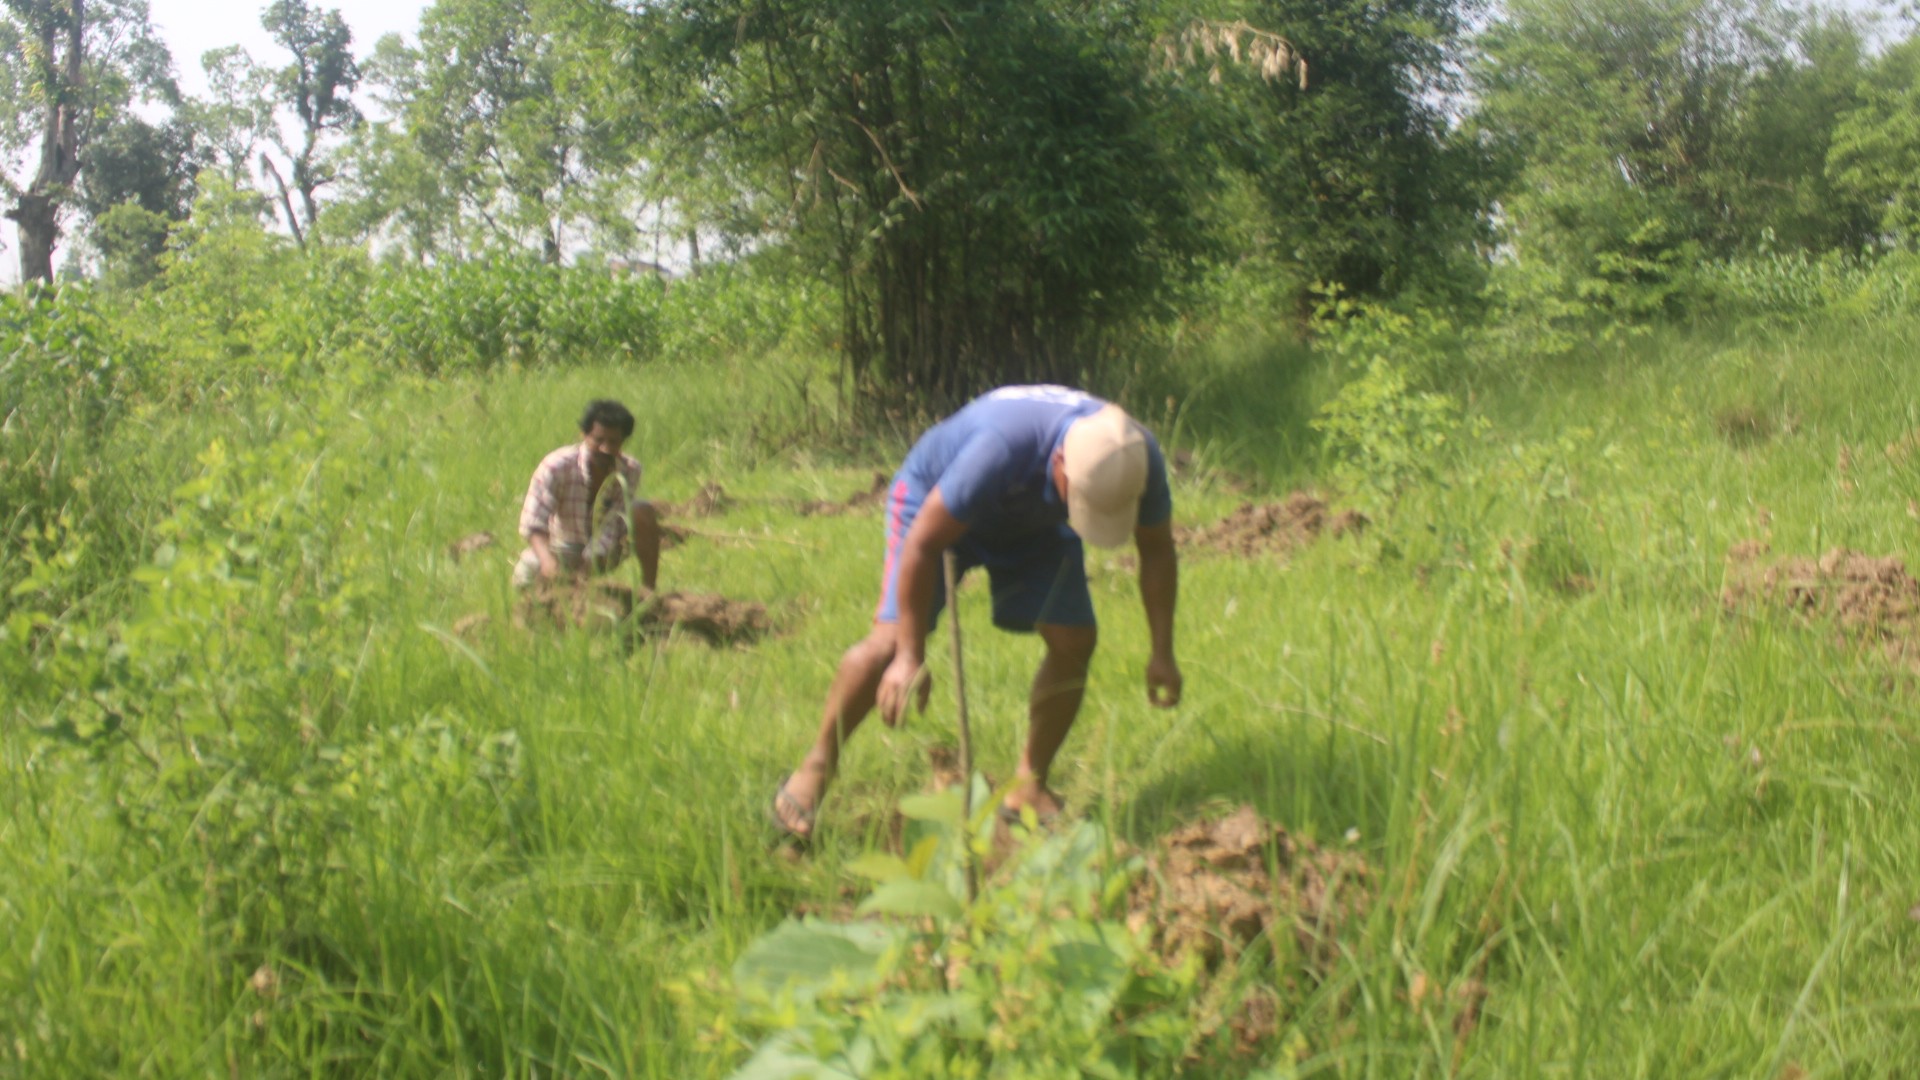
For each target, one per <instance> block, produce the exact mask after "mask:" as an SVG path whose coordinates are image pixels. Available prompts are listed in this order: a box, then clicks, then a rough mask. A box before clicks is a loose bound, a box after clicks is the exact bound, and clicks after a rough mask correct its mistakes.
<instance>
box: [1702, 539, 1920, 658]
mask: <svg viewBox="0 0 1920 1080" xmlns="http://www.w3.org/2000/svg"><path fill="white" fill-rule="evenodd" d="M1768 551H1769V549H1768V546H1767V544H1766V543H1765V542H1763V541H1759V540H1746V541H1742V542H1741V543H1738V544H1735V545H1734V546H1733V548H1732V550H1730V551H1728V553H1727V586H1726V588H1725V589H1724V590H1723V591H1722V593H1721V596H1720V599H1721V603H1722V604H1724V605H1725V606H1726V608H1727V609H1728V610H1729V611H1735V610H1745V609H1750V608H1754V607H1763V608H1774V609H1783V610H1785V611H1787V612H1790V613H1792V614H1794V615H1797V616H1799V617H1801V618H1803V619H1807V620H1812V621H1825V622H1829V623H1831V624H1832V625H1833V626H1834V627H1835V628H1836V629H1837V630H1838V632H1839V636H1840V638H1841V639H1842V641H1843V642H1852V643H1855V644H1858V645H1865V646H1871V647H1874V648H1877V649H1879V650H1880V651H1881V652H1882V653H1884V654H1885V655H1886V656H1887V657H1888V658H1889V659H1893V660H1896V661H1901V662H1904V663H1906V664H1908V665H1914V666H1920V581H1915V580H1914V579H1913V577H1912V576H1911V575H1910V574H1908V573H1907V567H1906V564H1905V563H1904V562H1902V561H1901V560H1900V559H1899V558H1898V557H1896V556H1891V555H1888V556H1881V557H1877V558H1876V557H1874V556H1871V555H1862V554H1860V553H1859V552H1857V551H1849V550H1847V549H1845V548H1834V549H1833V550H1831V551H1829V552H1827V553H1826V554H1825V555H1822V556H1820V557H1819V558H1818V559H1812V558H1806V557H1804V556H1795V557H1788V558H1783V559H1778V560H1775V561H1772V562H1768V561H1767V560H1766V558H1765V557H1766V555H1767V554H1768Z"/></svg>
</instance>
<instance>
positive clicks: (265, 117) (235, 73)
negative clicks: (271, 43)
mask: <svg viewBox="0 0 1920 1080" xmlns="http://www.w3.org/2000/svg"><path fill="white" fill-rule="evenodd" d="M200 68H201V70H202V71H204V72H205V73H206V76H207V89H208V94H207V96H206V97H204V98H187V99H185V100H184V101H182V102H181V105H180V113H181V115H182V116H183V117H184V118H185V120H186V122H187V123H188V124H190V125H191V126H192V127H193V129H194V130H195V131H196V132H197V133H198V134H199V136H200V138H201V139H203V140H204V141H205V142H206V143H207V144H208V146H209V147H210V148H211V150H212V151H213V156H214V157H215V158H216V159H217V160H218V162H219V164H220V167H221V168H222V169H223V170H224V171H225V172H226V174H227V179H228V180H229V181H231V182H233V183H242V182H245V181H247V180H249V178H251V177H252V175H253V161H254V152H255V151H256V150H257V149H258V148H259V146H260V143H261V142H262V141H264V140H266V139H267V138H268V135H269V132H271V131H273V128H274V115H273V114H274V85H273V84H274V74H273V73H272V72H269V71H263V70H261V68H260V67H259V65H257V64H255V63H254V62H253V58H252V57H251V56H248V55H247V51H246V50H245V49H242V48H241V47H240V46H238V45H228V46H226V47H225V48H220V49H209V50H208V51H207V52H206V53H204V54H202V55H201V57H200Z"/></svg>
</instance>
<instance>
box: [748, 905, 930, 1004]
mask: <svg viewBox="0 0 1920 1080" xmlns="http://www.w3.org/2000/svg"><path fill="white" fill-rule="evenodd" d="M898 940H899V932H898V931H897V930H895V929H894V928H892V927H888V926H882V925H879V924H877V923H861V924H859V925H854V926H842V925H840V924H837V923H829V922H820V921H817V920H811V919H809V920H806V921H797V920H791V919H790V920H788V921H786V922H784V923H781V924H780V925H779V926H778V927H776V928H775V929H774V930H773V931H772V932H771V933H769V934H767V935H766V936H764V937H762V938H760V939H759V940H758V941H756V942H754V943H753V944H752V945H750V946H748V947H747V951H746V952H744V953H742V954H741V955H740V959H739V960H738V961H736V962H735V963H734V965H733V980H734V982H735V983H737V984H738V985H739V986H740V987H742V988H743V989H756V990H759V991H761V992H762V993H765V994H768V995H773V994H777V993H779V992H781V991H783V990H791V991H793V992H795V993H797V994H800V995H801V996H805V997H811V996H813V995H815V994H818V993H820V992H821V991H823V990H828V989H840V990H846V991H853V992H857V991H861V990H866V989H870V988H872V987H873V986H874V985H876V984H877V983H878V982H879V981H880V977H881V973H882V972H881V969H882V965H883V964H884V962H885V959H886V954H887V950H888V948H889V946H891V945H893V944H894V943H895V942H896V941H898Z"/></svg>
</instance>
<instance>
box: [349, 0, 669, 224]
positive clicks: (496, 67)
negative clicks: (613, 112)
mask: <svg viewBox="0 0 1920 1080" xmlns="http://www.w3.org/2000/svg"><path fill="white" fill-rule="evenodd" d="M553 6H554V5H550V4H546V3H541V2H538V0H437V2H436V3H434V4H433V6H431V7H429V8H428V9H427V10H426V12H425V13H424V14H423V15H422V16H421V20H420V45H419V47H418V48H409V47H407V46H406V45H405V44H404V43H403V42H401V41H400V40H399V39H398V38H388V39H383V40H382V41H381V43H380V45H379V47H378V48H377V49H376V50H375V55H374V57H373V59H372V60H371V61H370V62H369V65H368V74H369V78H370V80H371V81H372V82H374V83H375V84H376V85H378V86H379V87H380V88H381V91H382V93H383V104H384V105H385V106H386V108H387V110H388V111H389V112H390V113H391V114H392V115H393V117H394V120H393V122H392V123H390V124H386V125H383V129H384V130H383V134H382V136H381V137H379V138H375V139H371V140H368V141H367V144H366V145H365V147H364V149H365V150H366V151H367V154H368V156H367V157H365V158H363V159H362V164H363V166H364V167H366V168H367V169H370V170H379V171H380V172H381V173H382V175H383V176H385V177H386V178H387V181H388V184H389V185H391V184H393V183H397V184H398V186H399V188H400V189H401V190H403V191H406V192H408V193H410V194H411V196H412V197H411V198H409V200H408V201H407V202H404V203H402V202H395V203H394V204H393V205H391V207H390V213H391V214H392V215H393V216H396V217H403V218H407V219H409V220H414V219H419V218H420V217H421V216H422V214H423V213H425V214H427V215H429V216H432V217H434V218H436V219H443V218H444V214H443V213H442V212H441V211H440V210H438V209H434V208H433V207H432V204H433V203H435V202H439V201H446V202H450V203H451V204H452V205H454V206H455V207H457V208H458V218H459V220H460V222H461V223H462V225H463V226H464V228H463V230H462V231H464V232H467V233H469V234H471V235H474V236H476V237H477V238H478V239H479V240H480V242H481V243H482V244H498V245H504V246H510V247H516V248H518V247H533V248H537V249H538V250H539V251H540V252H541V254H542V256H543V257H544V258H545V259H546V260H547V261H548V262H558V261H560V259H561V257H562V255H563V254H564V251H565V249H566V247H567V246H568V235H569V233H570V232H571V231H581V230H585V231H595V230H600V231H604V230H605V229H606V228H607V227H609V226H612V225H613V224H614V222H615V220H617V218H618V216H619V214H620V211H621V210H623V209H624V207H622V206H620V204H619V203H618V202H617V201H613V202H612V203H611V206H612V207H613V209H612V211H611V212H609V209H608V208H609V205H610V201H609V194H610V191H609V189H618V188H619V187H620V186H621V184H622V182H623V180H624V179H625V175H626V172H627V169H628V167H629V166H630V165H631V164H632V162H631V157H630V155H629V154H628V153H627V152H626V148H625V146H624V144H623V143H622V142H621V141H620V140H619V139H618V138H616V137H615V136H616V135H617V130H618V129H617V125H611V124H607V123H603V122H600V120H599V119H598V118H596V116H595V115H594V114H593V113H592V112H591V111H590V110H591V107H592V99H591V96H590V95H584V94H581V93H578V92H573V91H572V90H571V88H570V87H568V86H565V85H563V79H564V75H563V73H562V69H563V66H564V61H563V55H564V52H565V47H564V46H563V44H562V43H561V39H560V38H559V37H558V36H557V33H556V31H557V30H558V27H557V26H556V24H555V20H554V19H553V18H552V17H551V14H550V13H551V10H552V8H553ZM422 164H425V165H427V166H428V167H429V168H430V169H431V172H430V173H429V172H428V171H425V170H423V169H421V168H420V166H421V165H422ZM429 178H432V179H434V180H435V181H437V188H438V195H439V196H440V199H439V200H433V199H430V200H428V203H426V204H423V203H421V202H419V201H418V196H419V195H421V194H424V192H421V191H420V185H421V183H422V182H423V181H426V180H428V179H429ZM380 186H386V185H368V186H367V187H366V191H367V193H368V194H370V195H374V196H376V197H377V196H378V194H379V191H378V188H379V187H380ZM612 194H613V195H614V197H615V199H616V200H617V190H615V191H614V192H613V193H612ZM609 219H613V220H609ZM418 224H419V223H418V221H414V224H411V225H408V226H406V227H404V228H403V231H406V232H409V233H412V234H415V235H420V230H419V228H418Z"/></svg>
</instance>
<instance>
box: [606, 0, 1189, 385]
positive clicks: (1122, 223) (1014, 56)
mask: <svg viewBox="0 0 1920 1080" xmlns="http://www.w3.org/2000/svg"><path fill="white" fill-rule="evenodd" d="M1092 8H1093V10H1091V12H1090V11H1089V6H1088V5H1084V4H1081V3H1077V2H1075V3H1063V2H1051V0H1042V2H1038V3H1036V2H1033V0H1018V2H1016V0H985V2H982V3H976V4H972V5H967V6H963V7H954V6H953V5H950V4H946V3H940V2H935V0H781V2H775V3H765V2H761V0H671V2H665V3H659V4H651V5H647V6H645V7H642V8H639V9H637V10H635V9H626V8H624V7H622V6H619V5H615V4H612V3H607V4H603V5H600V6H599V9H600V10H601V11H603V12H604V16H605V21H606V23H607V24H608V26H607V30H606V33H607V34H608V35H612V36H617V37H620V38H622V39H623V40H624V42H625V43H626V44H627V46H628V47H627V49H626V50H625V51H626V53H627V54H628V55H630V56H631V57H632V58H633V66H632V67H631V68H630V69H629V70H630V72H631V74H630V76H629V81H631V82H635V83H639V84H642V85H644V86H646V87H647V88H648V89H649V91H650V92H651V93H652V94H653V95H654V100H655V101H656V102H657V106H656V108H655V110H654V114H653V115H654V119H655V120H656V121H657V122H658V123H659V125H660V137H659V139H658V140H657V141H656V142H655V143H654V146H653V159H654V163H655V165H656V167H658V168H660V169H662V170H664V171H665V172H667V173H668V174H679V175H685V174H688V173H699V174H704V175H706V176H709V177H713V178H716V179H717V180H718V181H720V182H721V183H723V184H725V185H726V186H727V187H728V188H730V189H731V190H732V192H733V197H732V198H730V199H727V200H725V201H724V202H722V201H721V200H719V199H715V200H713V201H712V202H711V203H710V204H709V205H712V206H713V208H714V214H713V219H712V221H711V222H710V223H711V224H715V225H721V226H723V227H730V228H733V229H751V230H757V232H758V239H759V240H761V241H768V240H778V241H781V242H783V243H784V244H785V245H787V247H788V248H789V250H791V251H792V252H794V253H795V255H796V256H797V257H798V259H799V262H800V264H801V265H804V266H808V267H811V268H816V272H818V273H820V274H821V275H822V276H823V277H824V278H826V279H827V281H828V282H830V283H831V285H832V286H833V287H834V288H836V289H837V290H838V291H839V293H840V296H841V316H842V317H841V342H842V346H843V348H844V350H845V355H846V358H847V360H848V364H849V369H850V373H851V375H852V376H853V377H854V379H855V381H856V384H858V385H860V386H863V387H865V386H871V385H874V384H877V383H881V382H886V383H891V384H894V385H896V386H906V387H912V388H914V389H917V390H919V391H920V392H922V393H926V394H929V395H931V396H933V397H936V398H937V397H957V396H960V395H962V394H965V393H968V392H970V391H972V390H975V389H978V388H979V387H981V386H982V385H984V384H988V383H993V382H1001V381H1008V380H1014V379H1036V378H1041V379H1044V378H1062V379H1065V378H1074V377H1077V376H1079V375H1081V374H1083V373H1085V372H1086V371H1088V370H1090V369H1092V368H1094V367H1096V366H1098V365H1099V364H1100V363H1101V362H1102V361H1103V360H1105V359H1107V358H1108V357H1109V356H1110V355H1111V353H1110V349H1111V339H1110V338H1109V337H1108V336H1107V335H1108V333H1109V332H1110V331H1111V330H1113V329H1115V328H1117V327H1119V326H1120V325H1122V324H1124V323H1126V322H1127V321H1128V320H1131V319H1134V318H1137V317H1138V316H1139V315H1140V314H1141V313H1142V312H1143V311H1144V310H1147V309H1150V308H1151V307H1152V306H1153V305H1154V304H1155V303H1156V302H1157V301H1158V300H1160V299H1161V298H1162V296H1163V292H1162V286H1163V284H1164V283H1165V282H1166V281H1167V280H1168V279H1169V278H1171V277H1174V276H1177V275H1178V274H1179V273H1180V272H1181V268H1182V267H1184V266H1185V265H1186V264H1187V260H1186V258H1185V255H1186V253H1187V251H1188V250H1189V249H1190V242H1191V240H1192V238H1193V235H1194V234H1193V230H1192V228H1191V222H1190V219H1189V217H1188V212H1187V205H1186V200H1185V198H1184V197H1183V191H1182V186H1181V176H1182V171H1181V169H1180V167H1179V165H1178V163H1177V162H1176V161H1175V160H1174V159H1173V157H1172V155H1171V154H1170V153H1169V151H1168V149H1167V148H1166V147H1165V146H1164V145H1163V144H1161V143H1160V142H1159V141H1158V140H1157V139H1156V138H1155V137H1154V130H1153V126H1152V123H1151V114H1150V112H1149V109H1148V103H1147V95H1145V94H1143V93H1142V92H1141V87H1142V84H1143V80H1144V78H1145V74H1146V67H1147V50H1146V48H1145V44H1144V43H1145V39H1146V37H1147V31H1146V28H1145V27H1143V26H1142V25H1141V24H1140V22H1139V20H1137V19H1133V18H1131V17H1130V15H1129V13H1128V11H1127V10H1126V9H1125V6H1124V5H1111V6H1105V5H1093V6H1092Z"/></svg>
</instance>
